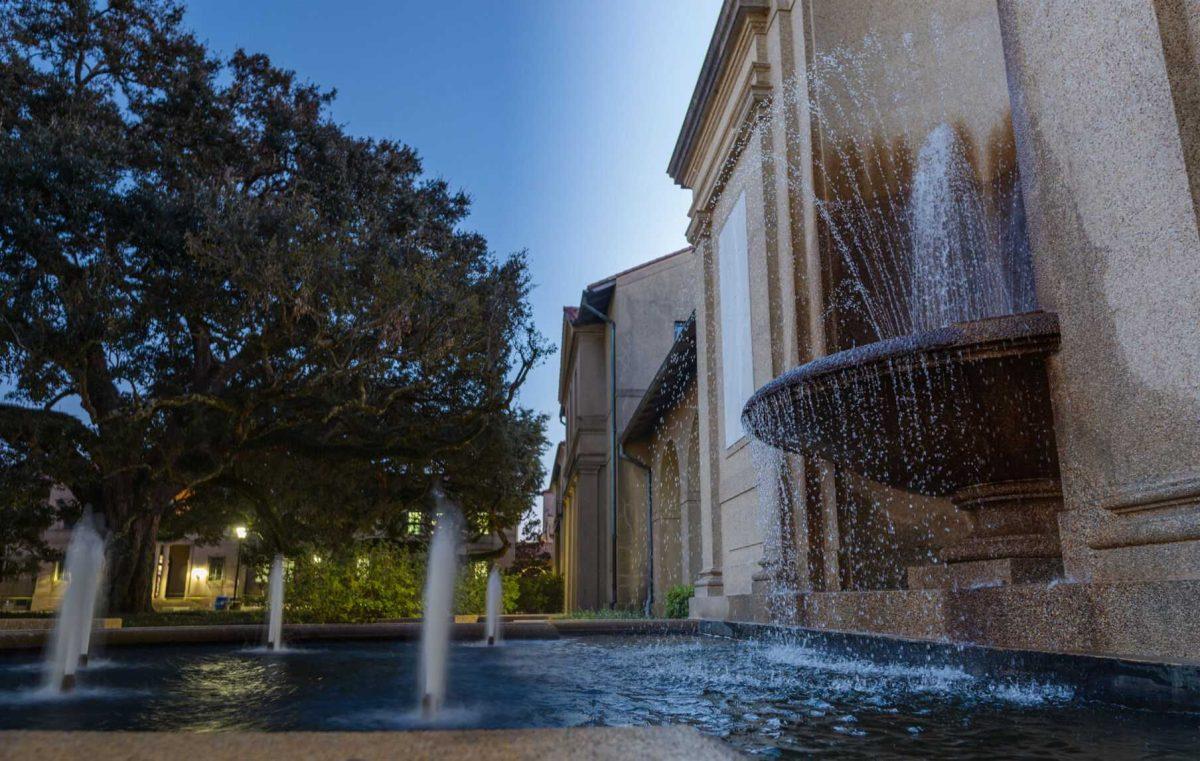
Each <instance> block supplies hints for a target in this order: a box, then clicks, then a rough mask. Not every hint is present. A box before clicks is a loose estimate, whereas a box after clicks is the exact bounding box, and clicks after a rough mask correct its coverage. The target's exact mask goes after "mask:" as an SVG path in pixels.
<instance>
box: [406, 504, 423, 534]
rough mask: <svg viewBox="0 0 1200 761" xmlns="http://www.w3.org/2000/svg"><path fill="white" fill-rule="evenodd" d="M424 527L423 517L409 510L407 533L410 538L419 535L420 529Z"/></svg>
mask: <svg viewBox="0 0 1200 761" xmlns="http://www.w3.org/2000/svg"><path fill="white" fill-rule="evenodd" d="M424 527H425V521H424V516H423V515H421V513H420V512H418V511H416V510H410V511H409V512H408V533H409V534H410V535H411V536H416V535H417V534H420V533H421V529H423V528H424Z"/></svg>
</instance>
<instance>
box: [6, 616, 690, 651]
mask: <svg viewBox="0 0 1200 761" xmlns="http://www.w3.org/2000/svg"><path fill="white" fill-rule="evenodd" d="M698 633H699V622H698V621H695V620H690V619H563V620H535V621H509V622H506V623H505V624H504V628H503V636H504V638H506V639H511V640H531V639H535V640H547V639H558V638H559V637H563V636H585V635H597V634H621V635H625V634H629V635H634V634H698ZM48 635H49V632H48V631H46V630H12V631H4V632H0V651H12V650H40V649H42V648H43V647H44V646H45V643H46V638H47V637H48ZM93 636H94V637H95V638H96V639H95V641H96V642H97V643H98V644H100V645H101V646H103V647H123V646H136V645H188V644H259V643H262V642H263V641H264V629H263V625H262V624H230V625H223V624H214V625H200V626H140V627H127V628H121V629H103V630H101V629H97V630H96V633H95V634H94V635H93ZM420 636H421V624H420V622H417V621H403V622H392V623H373V624H285V625H284V627H283V637H284V641H285V642H294V643H299V642H318V641H327V640H371V639H390V640H398V641H414V640H417V639H419V638H420ZM451 636H452V637H453V638H454V639H455V640H456V641H471V640H479V639H483V636H484V625H483V624H482V623H455V624H452V625H451Z"/></svg>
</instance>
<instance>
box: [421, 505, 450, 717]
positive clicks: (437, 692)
mask: <svg viewBox="0 0 1200 761" xmlns="http://www.w3.org/2000/svg"><path fill="white" fill-rule="evenodd" d="M434 498H435V500H436V501H437V503H438V514H437V526H436V528H435V529H434V532H433V541H432V542H430V545H429V561H428V565H427V566H426V571H425V607H424V610H423V611H422V624H421V662H420V669H421V672H420V681H421V715H422V716H423V717H425V718H427V719H428V718H433V717H434V716H435V715H436V714H437V713H438V711H440V710H441V707H442V703H443V701H444V700H445V699H446V657H447V655H448V654H449V651H450V623H451V616H452V615H453V610H452V607H453V605H454V582H455V580H456V576H457V571H458V535H459V519H458V511H457V509H456V508H455V507H454V506H453V505H451V504H450V503H449V502H448V501H446V499H445V497H444V496H443V495H442V493H441V490H440V488H439V489H435V491H434Z"/></svg>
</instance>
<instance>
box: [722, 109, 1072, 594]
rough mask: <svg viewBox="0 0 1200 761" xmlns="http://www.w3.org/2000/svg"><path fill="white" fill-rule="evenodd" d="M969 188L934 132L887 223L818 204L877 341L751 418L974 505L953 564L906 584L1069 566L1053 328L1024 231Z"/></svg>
mask: <svg viewBox="0 0 1200 761" xmlns="http://www.w3.org/2000/svg"><path fill="white" fill-rule="evenodd" d="M974 179H975V178H974V176H973V174H972V171H971V167H970V166H969V163H968V162H967V160H966V156H965V150H964V147H963V145H962V144H961V141H960V140H959V139H958V137H957V136H956V134H955V131H954V130H953V129H952V128H951V127H950V126H949V125H947V124H941V125H938V126H937V127H935V128H934V129H933V130H932V131H931V132H930V133H929V135H928V136H927V138H926V139H925V141H924V144H923V145H922V147H921V150H920V151H919V153H918V157H917V163H916V166H915V169H914V172H913V175H912V180H911V184H910V186H909V187H908V188H903V189H901V190H902V192H906V194H907V197H908V201H907V204H906V206H904V208H903V209H902V210H901V211H900V212H899V213H896V214H894V215H893V219H892V220H891V221H880V217H879V216H871V215H869V214H865V213H858V212H856V211H854V210H855V209H857V208H858V206H856V204H857V205H861V204H862V203H863V202H862V200H861V196H858V197H856V198H855V199H854V200H851V201H847V200H845V199H842V200H840V201H839V200H837V199H835V200H834V201H833V202H830V203H827V204H825V206H824V208H823V209H822V214H823V215H824V222H825V224H826V226H827V227H828V228H829V229H830V230H831V231H832V232H831V237H832V238H833V240H834V241H835V242H836V246H835V247H836V248H837V249H838V251H839V252H840V254H841V257H842V259H843V264H844V267H845V269H846V271H847V273H848V276H849V277H850V278H851V279H852V280H853V284H854V290H855V293H856V294H857V296H858V297H859V298H860V299H861V301H862V304H861V307H862V311H863V312H864V314H865V320H864V321H865V322H866V323H867V324H868V325H869V326H871V327H872V328H873V329H874V332H875V334H876V337H877V340H876V341H874V342H871V343H867V344H863V345H859V346H855V347H853V348H850V349H847V350H844V351H840V352H836V353H834V354H830V355H828V356H825V357H822V358H820V359H817V360H815V361H813V362H809V363H807V364H805V365H802V366H799V367H796V368H794V369H792V370H791V371H788V372H786V373H784V374H782V375H781V376H779V377H778V378H776V379H775V380H773V381H771V382H769V383H767V384H766V385H765V386H763V387H762V388H761V389H759V390H758V391H757V392H756V393H755V394H754V395H753V396H752V397H751V399H750V400H749V401H748V402H747V404H746V405H745V408H744V413H743V424H744V425H745V426H746V428H747V429H748V430H749V431H750V432H751V433H752V434H753V435H754V436H755V438H757V439H759V440H760V441H762V442H765V443H766V444H768V445H770V446H772V447H776V448H778V449H782V450H785V451H788V452H797V453H801V452H803V453H808V454H816V455H818V456H820V457H822V458H824V459H826V460H829V461H831V462H833V463H836V464H838V465H840V466H842V467H845V468H847V469H849V470H850V471H852V472H854V473H857V474H859V475H860V476H865V477H866V478H868V479H871V480H873V481H876V482H878V483H881V484H884V485H886V486H890V487H894V488H898V489H902V490H905V491H908V492H913V493H916V494H922V495H926V496H930V497H948V498H949V499H950V500H951V501H952V503H953V504H954V505H955V506H956V507H957V508H959V509H961V510H964V511H966V512H967V514H968V516H969V517H970V521H971V531H970V533H969V535H968V536H967V537H966V538H965V539H963V540H961V541H957V542H952V543H950V544H948V545H946V546H943V547H940V548H938V553H937V554H938V555H939V556H940V557H938V558H937V560H938V561H940V562H939V563H937V564H936V565H939V566H942V567H941V568H939V569H938V570H939V571H946V570H947V568H946V567H945V565H944V564H949V569H948V570H949V575H948V576H944V577H943V576H941V575H939V574H937V573H933V574H929V573H923V572H922V570H921V569H910V571H909V577H910V586H913V585H917V586H921V585H932V586H941V585H946V584H949V585H953V586H959V585H963V584H979V583H1015V582H1018V581H1032V580H1043V581H1044V580H1048V579H1049V578H1051V577H1052V576H1053V575H1054V574H1055V573H1057V571H1058V569H1059V568H1060V567H1061V561H1060V560H1059V553H1060V549H1059V541H1058V534H1057V522H1056V515H1057V512H1058V510H1059V508H1060V504H1061V500H1060V496H1059V487H1058V475H1059V474H1058V461H1057V455H1056V447H1055V438H1054V428H1053V414H1052V410H1051V402H1050V392H1049V385H1048V381H1047V376H1046V359H1047V357H1048V356H1049V355H1051V354H1052V353H1054V352H1055V351H1057V349H1058V338H1059V334H1058V323H1057V320H1056V318H1055V316H1054V315H1053V314H1048V313H1045V312H1038V311H1033V309H1032V307H1033V303H1034V297H1033V292H1032V275H1031V273H1030V265H1029V257H1028V247H1027V245H1025V244H1024V235H1023V234H1021V233H1020V231H1019V230H1018V231H1017V232H1016V233H1014V232H1013V231H1012V230H1010V229H1006V228H1005V226H1004V224H1003V223H1001V222H1000V221H998V220H996V219H994V218H993V217H992V215H990V214H989V209H988V206H987V204H986V203H985V201H984V199H983V197H982V194H981V191H980V189H979V187H978V185H977V184H976V183H975V181H974ZM831 184H832V183H831ZM892 192H893V194H894V193H895V192H896V190H895V189H893V191H892ZM888 203H893V204H894V203H895V202H894V201H888ZM1011 204H1012V208H1011V209H1009V210H1007V211H1008V213H1007V214H1006V215H1005V216H1006V218H1007V220H1009V224H1017V225H1020V224H1021V221H1020V220H1021V214H1020V208H1021V202H1020V197H1019V193H1017V194H1014V197H1013V198H1012V199H1011ZM847 209H849V210H850V213H849V214H847V211H846V210H847ZM854 215H857V220H855V221H854V222H853V223H852V224H854V225H856V227H855V228H854V230H853V231H852V233H851V232H845V231H844V228H846V226H847V224H848V223H847V222H846V219H847V217H849V216H854ZM864 220H865V221H864ZM875 228H886V229H875ZM840 230H841V231H842V232H841V233H840V232H839V231H840ZM843 233H844V234H843ZM931 579H932V580H933V583H932V584H930V583H929V581H930V580H931Z"/></svg>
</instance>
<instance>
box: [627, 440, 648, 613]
mask: <svg viewBox="0 0 1200 761" xmlns="http://www.w3.org/2000/svg"><path fill="white" fill-rule="evenodd" d="M621 459H622V460H626V461H628V462H631V463H633V464H634V465H636V466H637V467H639V468H641V469H642V472H643V473H645V474H646V606H645V613H646V618H649V617H650V613H651V610H652V609H653V606H654V471H653V470H651V468H650V466H649V465H647V464H646V463H644V462H642V461H641V460H639V459H637V458H635V457H632V456H631V455H629V454H628V453H627V452H626V451H625V447H624V446H622V447H621Z"/></svg>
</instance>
